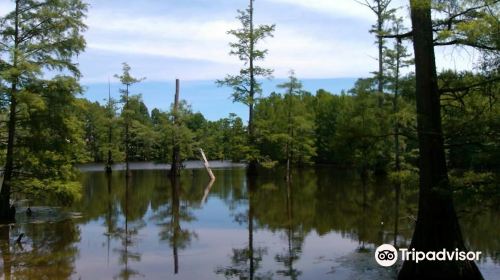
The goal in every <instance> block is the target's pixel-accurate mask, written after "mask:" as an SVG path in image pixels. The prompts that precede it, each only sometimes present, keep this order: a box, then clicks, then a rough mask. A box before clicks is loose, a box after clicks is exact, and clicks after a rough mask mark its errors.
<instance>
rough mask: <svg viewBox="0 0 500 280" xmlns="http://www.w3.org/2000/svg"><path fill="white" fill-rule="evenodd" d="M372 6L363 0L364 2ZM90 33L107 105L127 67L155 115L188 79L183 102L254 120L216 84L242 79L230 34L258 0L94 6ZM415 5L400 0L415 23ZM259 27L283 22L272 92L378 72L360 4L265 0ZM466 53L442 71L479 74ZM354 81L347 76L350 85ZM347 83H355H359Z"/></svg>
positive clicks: (269, 42)
mask: <svg viewBox="0 0 500 280" xmlns="http://www.w3.org/2000/svg"><path fill="white" fill-rule="evenodd" d="M361 1H363V0H361ZM87 2H88V3H89V4H90V7H89V11H88V17H87V19H86V24H87V26H88V30H87V31H86V33H85V37H86V40H87V49H86V51H85V53H83V54H81V55H80V56H79V57H78V58H77V62H78V63H79V65H80V69H81V72H82V74H83V77H82V80H81V82H82V84H83V85H84V86H85V87H86V89H87V92H86V96H87V97H88V98H90V99H92V100H97V101H102V99H103V98H105V97H107V81H108V79H111V82H112V89H113V92H112V93H113V95H114V96H118V91H117V89H118V85H117V84H115V83H116V82H117V81H116V79H114V78H113V75H114V74H117V73H120V71H121V63H122V62H127V63H128V64H129V65H130V66H131V67H132V74H133V75H135V76H137V77H146V78H147V79H146V81H144V82H143V83H142V85H138V86H137V87H134V88H133V90H134V91H135V92H137V93H139V92H140V93H142V94H143V96H144V99H145V101H146V105H147V106H148V107H149V108H150V109H151V108H152V107H158V108H160V109H163V110H166V109H168V104H170V102H171V100H172V99H173V97H172V92H173V81H174V80H175V79H176V78H179V79H181V83H182V85H183V89H182V91H181V97H182V98H184V99H186V100H188V102H189V103H191V104H192V107H193V110H195V111H201V112H202V113H203V114H205V115H206V116H207V117H208V118H209V119H217V118H220V117H225V116H227V113H229V112H236V113H238V114H239V115H241V116H242V117H244V118H245V119H246V117H245V116H246V114H245V113H244V111H245V110H244V107H243V106H240V105H238V104H232V102H231V101H230V99H229V96H230V90H229V89H227V88H216V87H215V86H214V80H215V79H221V78H223V77H224V76H225V75H226V74H233V73H237V72H238V69H239V68H240V66H241V63H240V62H239V61H238V59H237V57H234V56H229V55H228V52H229V50H230V49H229V46H228V43H229V42H230V41H233V40H234V39H233V38H232V37H231V36H229V35H227V34H226V31H227V30H229V29H233V28H237V27H238V22H237V20H236V19H235V16H236V10H237V9H245V8H246V7H247V5H248V0H162V1H160V0H141V1H136V0H106V1H103V0H90V1H87ZM407 2H408V1H405V0H393V2H392V6H393V7H402V9H401V10H400V14H401V15H402V16H405V18H406V20H408V11H407V8H406V7H405V5H407ZM254 6H255V21H256V23H257V24H276V31H275V33H274V37H273V38H268V39H266V40H265V41H263V42H262V44H260V45H259V47H261V48H266V49H268V51H269V53H268V55H267V57H266V59H265V61H263V62H260V64H261V65H262V66H265V67H270V68H273V69H274V70H275V72H274V77H275V78H276V79H277V81H274V82H267V83H266V84H265V86H264V93H265V94H266V93H269V92H270V91H272V90H274V88H273V86H274V85H275V84H277V83H278V82H279V81H280V79H282V78H284V77H286V76H287V75H288V72H289V70H290V69H293V70H295V72H296V75H297V77H298V78H299V79H301V80H302V81H303V82H304V85H305V88H306V89H307V90H309V91H311V92H315V91H316V90H317V89H319V88H325V89H327V90H330V91H333V92H339V91H340V89H342V88H344V89H345V88H349V87H350V86H352V83H353V81H354V78H357V77H367V76H370V75H371V74H370V72H372V71H374V70H375V69H377V61H376V59H375V57H376V56H377V52H376V46H375V45H374V40H375V38H374V37H373V35H372V34H369V32H368V30H369V29H370V26H371V25H372V24H373V23H374V22H375V16H374V15H373V13H372V12H371V11H370V10H369V9H368V8H367V7H364V6H363V5H361V4H359V3H358V2H356V1H354V0H256V1H255V4H254ZM11 8H12V1H7V0H2V1H0V15H2V14H4V13H5V11H8V10H11ZM465 57H466V56H461V54H460V51H456V50H451V51H449V50H448V51H442V52H439V51H438V52H437V62H438V66H440V65H441V66H443V67H452V68H467V67H469V68H470V64H471V61H470V59H465ZM346 78H347V79H346ZM347 81H350V82H349V83H348V82H347Z"/></svg>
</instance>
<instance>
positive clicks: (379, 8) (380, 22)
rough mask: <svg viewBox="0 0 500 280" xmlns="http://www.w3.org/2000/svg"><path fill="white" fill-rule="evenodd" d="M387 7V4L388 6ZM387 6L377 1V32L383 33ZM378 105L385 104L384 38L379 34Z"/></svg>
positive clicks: (379, 0)
mask: <svg viewBox="0 0 500 280" xmlns="http://www.w3.org/2000/svg"><path fill="white" fill-rule="evenodd" d="M386 7H387V6H386ZM384 10H385V8H384V7H383V5H382V3H381V0H378V1H377V33H378V35H381V33H382V32H383V27H384V19H383V13H384ZM377 80H378V85H377V86H378V88H377V91H378V94H379V97H378V106H379V107H382V105H383V104H384V39H383V38H382V36H378V73H377Z"/></svg>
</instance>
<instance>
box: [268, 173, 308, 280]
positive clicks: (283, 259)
mask: <svg viewBox="0 0 500 280" xmlns="http://www.w3.org/2000/svg"><path fill="white" fill-rule="evenodd" d="M286 215H287V225H286V233H285V234H286V239H287V244H288V247H287V250H286V252H285V253H282V254H277V255H276V256H275V257H274V259H275V260H276V261H277V262H278V263H282V264H283V266H284V267H285V269H282V270H278V271H277V273H278V274H279V275H283V276H286V277H289V278H290V279H294V280H295V279H298V277H299V276H300V275H301V274H302V272H301V271H300V270H298V269H296V268H294V267H293V265H294V263H295V262H297V261H298V260H299V258H300V254H301V253H302V244H303V243H304V234H303V232H302V231H301V230H300V229H299V230H296V225H295V223H294V220H293V189H292V183H291V181H290V180H287V182H286Z"/></svg>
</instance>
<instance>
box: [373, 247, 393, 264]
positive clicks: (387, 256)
mask: <svg viewBox="0 0 500 280" xmlns="http://www.w3.org/2000/svg"><path fill="white" fill-rule="evenodd" d="M375 260H376V261H377V263H378V264H380V265H381V266H391V265H393V264H395V263H396V261H397V260H398V251H397V250H396V248H394V246H392V245H390V244H382V245H380V246H378V248H377V250H375Z"/></svg>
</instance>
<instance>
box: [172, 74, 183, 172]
mask: <svg viewBox="0 0 500 280" xmlns="http://www.w3.org/2000/svg"><path fill="white" fill-rule="evenodd" d="M173 109H174V111H173V113H174V116H173V117H174V119H173V121H174V137H173V139H174V141H173V148H172V166H171V167H170V177H177V176H179V175H180V172H181V155H180V153H181V149H180V143H179V135H178V134H179V116H178V114H179V79H176V80H175V99H174V108H173Z"/></svg>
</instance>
